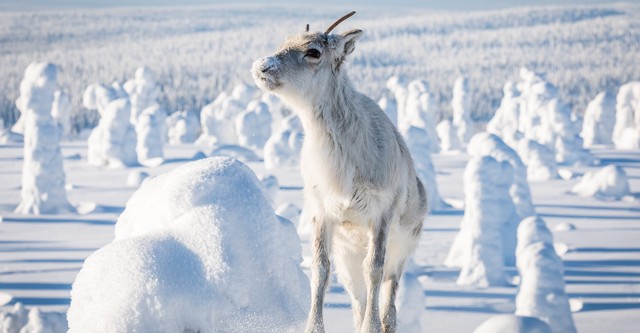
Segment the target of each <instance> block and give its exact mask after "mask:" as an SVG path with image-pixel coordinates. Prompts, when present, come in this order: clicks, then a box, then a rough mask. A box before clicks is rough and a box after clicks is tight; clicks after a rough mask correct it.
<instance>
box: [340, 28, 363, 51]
mask: <svg viewBox="0 0 640 333" xmlns="http://www.w3.org/2000/svg"><path fill="white" fill-rule="evenodd" d="M363 34H364V32H363V31H362V30H360V29H354V30H350V31H347V32H345V33H342V34H340V42H339V46H338V47H339V48H340V49H342V52H343V54H344V55H345V56H346V55H348V54H351V52H353V50H355V48H356V41H357V40H358V39H360V37H362V35H363Z"/></svg>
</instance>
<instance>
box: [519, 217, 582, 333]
mask: <svg viewBox="0 0 640 333" xmlns="http://www.w3.org/2000/svg"><path fill="white" fill-rule="evenodd" d="M517 253H518V254H517V267H518V271H519V272H520V276H521V279H520V286H519V290H518V295H517V296H516V312H515V314H516V315H518V316H529V317H535V318H538V319H540V320H542V321H544V322H546V323H547V324H548V325H549V327H550V328H551V331H552V332H554V333H573V332H576V328H575V326H574V323H573V317H572V316H571V309H570V307H569V298H568V297H567V294H566V293H565V283H564V268H563V264H562V259H560V257H559V256H558V255H557V254H556V251H555V249H554V247H553V236H552V235H551V232H550V231H549V229H548V228H547V227H546V224H545V223H544V221H543V220H542V219H540V218H536V217H529V218H527V219H525V220H523V221H522V222H521V223H520V227H519V228H518V251H517Z"/></svg>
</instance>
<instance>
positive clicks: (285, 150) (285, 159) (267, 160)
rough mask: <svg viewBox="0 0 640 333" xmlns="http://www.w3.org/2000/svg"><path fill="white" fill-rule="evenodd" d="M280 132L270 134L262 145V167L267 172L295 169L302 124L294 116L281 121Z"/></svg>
mask: <svg viewBox="0 0 640 333" xmlns="http://www.w3.org/2000/svg"><path fill="white" fill-rule="evenodd" d="M279 127H280V130H278V131H277V132H274V133H273V134H271V137H270V138H269V140H267V142H266V143H265V144H264V166H265V167H266V168H267V169H268V170H273V169H277V168H282V167H287V168H297V167H298V166H299V165H300V150H301V149H302V140H303V138H304V134H303V130H302V124H300V120H299V119H298V117H297V116H296V115H294V114H291V115H289V116H288V117H286V118H284V119H282V121H281V125H280V126H279Z"/></svg>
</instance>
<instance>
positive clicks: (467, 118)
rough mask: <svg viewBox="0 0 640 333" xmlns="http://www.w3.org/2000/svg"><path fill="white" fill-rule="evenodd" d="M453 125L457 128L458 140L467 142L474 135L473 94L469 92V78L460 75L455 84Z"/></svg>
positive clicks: (452, 100)
mask: <svg viewBox="0 0 640 333" xmlns="http://www.w3.org/2000/svg"><path fill="white" fill-rule="evenodd" d="M451 109H453V122H452V124H453V126H454V127H455V128H456V129H457V134H458V140H459V141H460V142H461V143H462V144H467V143H468V142H469V140H471V136H473V132H474V129H473V121H472V120H471V96H470V94H469V80H467V78H465V77H459V78H457V79H456V82H455V83H454V85H453V98H452V99H451Z"/></svg>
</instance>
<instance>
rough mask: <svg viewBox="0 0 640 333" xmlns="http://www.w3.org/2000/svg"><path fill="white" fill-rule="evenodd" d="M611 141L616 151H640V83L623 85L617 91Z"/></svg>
mask: <svg viewBox="0 0 640 333" xmlns="http://www.w3.org/2000/svg"><path fill="white" fill-rule="evenodd" d="M612 140H613V143H614V144H615V145H616V148H617V149H640V82H629V83H627V84H624V85H622V86H621V87H620V90H619V91H618V96H617V97H616V122H615V125H614V127H613V137H612Z"/></svg>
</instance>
